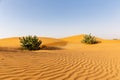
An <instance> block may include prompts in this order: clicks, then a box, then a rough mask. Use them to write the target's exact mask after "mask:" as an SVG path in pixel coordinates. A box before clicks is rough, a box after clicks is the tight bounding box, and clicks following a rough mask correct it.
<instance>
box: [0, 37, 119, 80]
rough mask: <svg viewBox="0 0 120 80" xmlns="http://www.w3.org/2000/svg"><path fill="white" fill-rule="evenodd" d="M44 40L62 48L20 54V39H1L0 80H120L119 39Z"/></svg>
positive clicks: (75, 38) (73, 38)
mask: <svg viewBox="0 0 120 80" xmlns="http://www.w3.org/2000/svg"><path fill="white" fill-rule="evenodd" d="M41 39H43V41H46V42H45V44H46V45H52V46H54V47H55V46H57V47H60V48H62V49H60V50H57V49H56V50H40V51H34V52H30V51H21V50H17V48H18V47H19V41H18V38H8V39H2V40H0V47H1V48H0V80H120V40H102V39H99V40H100V41H101V43H99V44H95V45H86V44H82V43H80V41H79V40H78V39H81V36H73V37H69V38H62V39H61V40H60V39H58V40H57V39H53V38H41ZM9 41H11V42H10V43H9ZM47 41H48V42H49V43H47ZM61 44H62V45H61Z"/></svg>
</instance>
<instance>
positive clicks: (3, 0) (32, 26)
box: [0, 0, 120, 38]
mask: <svg viewBox="0 0 120 80" xmlns="http://www.w3.org/2000/svg"><path fill="white" fill-rule="evenodd" d="M84 33H86V34H89V33H92V34H93V35H95V36H98V37H101V38H120V0H0V37H1V38H3V37H14V36H26V35H37V36H47V37H56V38H59V37H66V36H70V35H78V34H84Z"/></svg>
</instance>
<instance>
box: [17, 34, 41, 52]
mask: <svg viewBox="0 0 120 80" xmlns="http://www.w3.org/2000/svg"><path fill="white" fill-rule="evenodd" d="M19 40H20V43H21V46H22V48H23V49H27V50H39V49H40V45H41V43H42V41H41V40H39V39H38V37H37V36H26V37H22V38H19Z"/></svg>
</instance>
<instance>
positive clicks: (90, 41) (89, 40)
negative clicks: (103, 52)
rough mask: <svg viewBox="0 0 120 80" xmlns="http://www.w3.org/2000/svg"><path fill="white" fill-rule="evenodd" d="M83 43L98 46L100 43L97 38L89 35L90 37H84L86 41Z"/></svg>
mask: <svg viewBox="0 0 120 80" xmlns="http://www.w3.org/2000/svg"><path fill="white" fill-rule="evenodd" d="M82 43H86V44H96V43H98V41H97V40H96V38H95V37H94V36H92V35H91V34H89V35H85V36H84V39H83V40H82Z"/></svg>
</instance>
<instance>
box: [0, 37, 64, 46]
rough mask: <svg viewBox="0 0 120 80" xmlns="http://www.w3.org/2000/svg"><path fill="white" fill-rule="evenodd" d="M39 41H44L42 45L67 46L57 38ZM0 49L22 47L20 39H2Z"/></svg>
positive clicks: (41, 38)
mask: <svg viewBox="0 0 120 80" xmlns="http://www.w3.org/2000/svg"><path fill="white" fill-rule="evenodd" d="M39 39H40V40H42V45H49V46H62V45H63V46H64V45H65V44H66V42H65V41H63V40H60V39H56V38H48V37H39ZM0 47H20V41H19V37H13V38H5V39H0Z"/></svg>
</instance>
